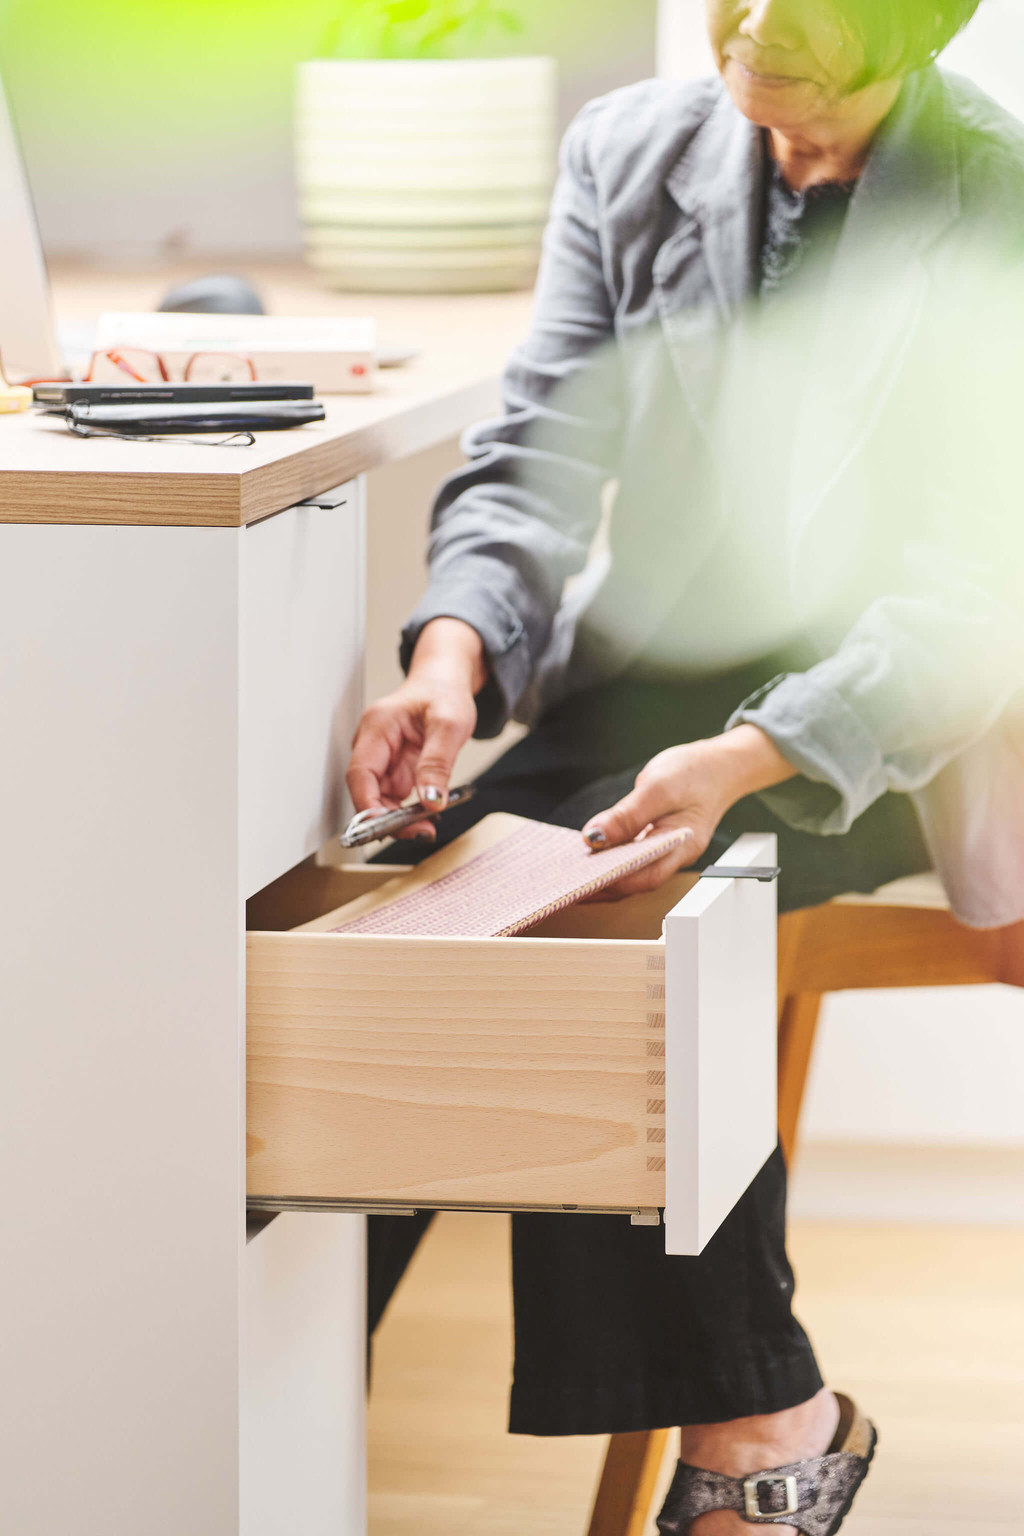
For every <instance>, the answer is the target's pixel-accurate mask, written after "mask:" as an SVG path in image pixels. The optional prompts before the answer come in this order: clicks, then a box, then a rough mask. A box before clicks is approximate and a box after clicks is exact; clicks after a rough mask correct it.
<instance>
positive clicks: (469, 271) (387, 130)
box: [296, 58, 557, 292]
mask: <svg viewBox="0 0 1024 1536" xmlns="http://www.w3.org/2000/svg"><path fill="white" fill-rule="evenodd" d="M556 86H557V80H556V71H555V64H554V61H553V60H552V59H547V58H514V59H443V60H442V59H430V60H422V59H358V60H353V59H323V60H317V61H315V62H312V63H307V64H300V66H299V77H298V100H297V109H296V153H297V170H298V184H299V202H300V212H301V216H302V221H303V226H304V229H305V236H306V248H307V254H308V258H309V261H310V262H311V264H312V265H313V266H314V267H316V268H317V270H318V271H319V272H321V273H322V274H323V276H324V277H325V278H326V280H327V281H328V282H329V283H331V285H332V286H334V287H338V288H348V289H375V290H378V291H392V292H401V291H404V292H431V291H433V292H438V291H447V292H471V291H474V290H477V291H478V290H484V289H491V290H495V289H507V288H519V287H524V286H527V285H528V284H529V283H530V282H532V280H533V276H534V273H535V271H536V266H537V257H538V254H539V249H540V237H541V232H542V229H543V225H544V220H545V218H546V215H547V208H548V201H549V198H550V195H551V186H552V182H553V177H554V165H555V149H556V132H557V129H556V125H557V112H556Z"/></svg>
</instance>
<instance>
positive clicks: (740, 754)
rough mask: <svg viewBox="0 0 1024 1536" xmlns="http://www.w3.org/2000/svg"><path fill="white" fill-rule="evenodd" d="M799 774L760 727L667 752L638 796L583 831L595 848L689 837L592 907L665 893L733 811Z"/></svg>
mask: <svg viewBox="0 0 1024 1536" xmlns="http://www.w3.org/2000/svg"><path fill="white" fill-rule="evenodd" d="M795 774H796V769H795V768H794V767H793V765H792V764H791V763H790V762H788V761H787V759H786V758H784V757H783V756H782V753H781V752H780V751H779V750H778V748H777V747H776V746H775V744H774V743H773V742H772V741H771V739H770V738H769V737H768V736H766V735H765V733H764V731H762V730H759V729H758V727H757V726H756V725H749V724H745V725H738V726H736V727H735V729H733V730H731V731H726V732H725V733H724V734H723V735H721V736H713V737H711V738H710V740H708V741H695V742H692V743H691V744H690V745H688V746H684V747H669V748H668V750H667V751H665V752H659V753H658V755H657V757H652V758H651V761H650V762H649V763H647V764H646V766H645V767H644V768H642V769H641V770H640V772H639V773H638V774H637V777H636V785H635V787H634V789H633V790H632V791H631V792H630V793H629V794H628V795H626V796H624V798H623V799H621V800H620V801H619V802H618V804H617V805H613V806H612V807H611V808H610V809H609V810H607V811H602V812H601V814H600V815H599V816H592V817H591V819H590V820H589V821H588V822H587V824H586V826H585V827H584V829H583V836H584V838H585V840H586V842H587V843H588V845H589V846H590V847H591V848H613V847H615V846H616V845H617V844H621V843H628V842H632V841H633V839H634V838H636V837H638V836H639V835H640V834H641V833H643V832H646V831H651V832H669V831H672V830H673V829H674V828H679V829H681V830H683V831H685V833H686V834H687V835H686V837H685V838H684V840H683V842H682V843H681V844H680V846H679V847H678V848H673V849H672V850H671V852H670V853H667V854H666V855H665V857H664V858H663V859H659V860H658V861H657V862H656V863H654V864H650V865H648V866H647V868H646V869H641V870H637V872H636V874H633V875H627V876H626V878H625V879H623V880H620V881H619V883H618V884H617V885H613V886H609V888H608V889H607V890H606V891H602V892H601V893H600V895H599V896H597V897H595V898H593V899H594V900H603V901H618V900H619V899H620V898H621V897H623V896H635V895H637V894H638V893H639V892H640V891H653V890H655V889H657V887H658V886H659V885H664V883H665V881H666V880H668V879H670V877H671V876H672V875H674V874H675V873H676V871H677V870H680V869H684V868H686V867H688V866H689V865H690V864H693V863H694V862H695V861H696V860H697V859H699V858H700V856H701V854H702V853H703V852H704V850H705V849H706V848H707V846H708V844H709V843H710V841H711V836H712V833H713V832H714V830H715V828H716V827H717V826H718V823H719V822H720V821H721V819H722V817H723V816H724V815H725V813H726V811H728V810H729V808H730V807H731V806H733V805H735V804H736V802H737V800H742V799H743V797H744V796H745V795H752V794H756V793H757V791H758V790H761V789H768V788H770V787H771V785H773V784H782V783H783V782H784V781H785V780H786V779H791V778H793V777H794V776H795Z"/></svg>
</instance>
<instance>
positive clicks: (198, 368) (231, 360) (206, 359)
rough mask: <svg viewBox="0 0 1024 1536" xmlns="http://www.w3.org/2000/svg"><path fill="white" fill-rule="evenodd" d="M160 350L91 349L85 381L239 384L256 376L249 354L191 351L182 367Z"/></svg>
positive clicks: (130, 348) (129, 348) (100, 382)
mask: <svg viewBox="0 0 1024 1536" xmlns="http://www.w3.org/2000/svg"><path fill="white" fill-rule="evenodd" d="M173 367H174V371H173V372H172V364H171V363H170V362H169V361H168V360H167V358H165V357H161V355H160V353H159V352H146V351H144V350H143V349H142V348H141V347H111V348H110V349H109V350H108V351H106V352H94V353H93V354H92V357H91V358H90V360H89V370H88V372H87V373H86V375H85V378H84V380H83V383H85V384H123V383H124V382H125V380H126V379H132V380H134V382H135V383H136V384H167V383H170V382H171V381H172V380H175V373H177V375H178V378H177V380H175V382H184V383H187V384H238V383H244V382H245V381H246V380H247V379H255V377H256V368H255V365H254V364H253V360H252V358H251V357H242V356H240V355H238V354H236V353H234V352H193V353H192V356H191V357H189V358H187V359H186V361H185V363H184V366H183V367H182V366H181V365H180V364H177V363H175V364H174V365H173Z"/></svg>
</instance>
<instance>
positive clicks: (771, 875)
mask: <svg viewBox="0 0 1024 1536" xmlns="http://www.w3.org/2000/svg"><path fill="white" fill-rule="evenodd" d="M781 874H782V870H781V869H780V868H779V866H778V865H777V864H709V865H708V867H707V869H702V870H701V872H700V878H701V879H702V880H761V881H764V882H767V881H769V880H777V879H778V878H779V876H780V875H781Z"/></svg>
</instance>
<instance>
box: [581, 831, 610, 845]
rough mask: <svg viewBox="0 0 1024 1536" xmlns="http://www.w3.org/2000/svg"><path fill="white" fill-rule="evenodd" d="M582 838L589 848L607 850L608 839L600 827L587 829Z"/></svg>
mask: <svg viewBox="0 0 1024 1536" xmlns="http://www.w3.org/2000/svg"><path fill="white" fill-rule="evenodd" d="M583 836H584V837H585V838H586V840H587V842H588V843H589V844H590V846H591V848H607V846H608V839H607V837H606V836H605V834H604V833H603V832H602V830H601V828H600V827H589V828H588V829H587V831H586V832H584V834H583Z"/></svg>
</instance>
